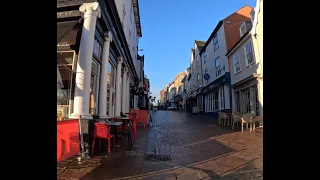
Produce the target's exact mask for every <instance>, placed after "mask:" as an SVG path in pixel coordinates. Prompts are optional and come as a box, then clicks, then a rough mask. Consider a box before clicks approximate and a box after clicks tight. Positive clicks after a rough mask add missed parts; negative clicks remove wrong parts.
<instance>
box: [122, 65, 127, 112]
mask: <svg viewBox="0 0 320 180" xmlns="http://www.w3.org/2000/svg"><path fill="white" fill-rule="evenodd" d="M127 76H128V70H127V68H126V67H125V68H124V73H123V76H122V99H121V100H122V101H121V112H122V113H126V110H127V109H126V101H127V96H126V94H127Z"/></svg>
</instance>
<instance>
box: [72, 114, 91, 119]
mask: <svg viewBox="0 0 320 180" xmlns="http://www.w3.org/2000/svg"><path fill="white" fill-rule="evenodd" d="M69 117H70V118H71V119H80V117H81V119H93V117H92V116H91V114H79V113H72V114H70V116H69Z"/></svg>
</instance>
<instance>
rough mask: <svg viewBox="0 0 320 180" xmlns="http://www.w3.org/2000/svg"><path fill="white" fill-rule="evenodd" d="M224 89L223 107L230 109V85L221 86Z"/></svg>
mask: <svg viewBox="0 0 320 180" xmlns="http://www.w3.org/2000/svg"><path fill="white" fill-rule="evenodd" d="M223 88H224V89H223V90H224V99H225V101H224V102H225V109H231V105H230V98H231V97H230V87H229V86H227V85H224V86H223Z"/></svg>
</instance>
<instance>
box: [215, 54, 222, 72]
mask: <svg viewBox="0 0 320 180" xmlns="http://www.w3.org/2000/svg"><path fill="white" fill-rule="evenodd" d="M217 59H218V60H219V66H217ZM214 66H215V67H216V76H219V75H221V74H222V73H221V72H222V70H221V62H220V57H219V56H218V57H217V58H216V59H215V60H214ZM219 71H220V73H219Z"/></svg>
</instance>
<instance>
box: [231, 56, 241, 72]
mask: <svg viewBox="0 0 320 180" xmlns="http://www.w3.org/2000/svg"><path fill="white" fill-rule="evenodd" d="M232 59H233V66H234V74H237V73H238V72H240V70H241V68H240V61H239V59H240V56H239V52H237V53H235V54H234V55H233V57H232Z"/></svg>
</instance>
